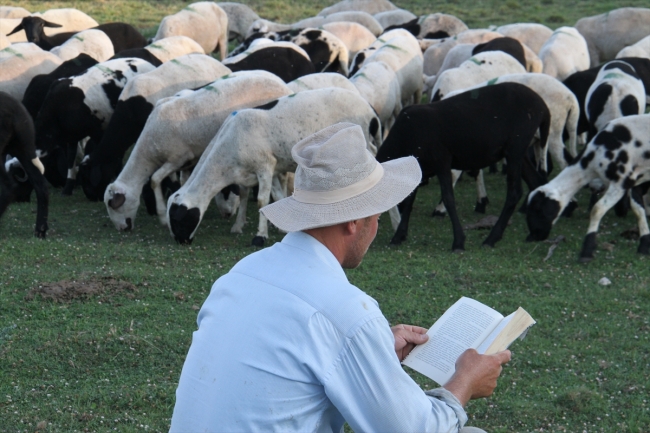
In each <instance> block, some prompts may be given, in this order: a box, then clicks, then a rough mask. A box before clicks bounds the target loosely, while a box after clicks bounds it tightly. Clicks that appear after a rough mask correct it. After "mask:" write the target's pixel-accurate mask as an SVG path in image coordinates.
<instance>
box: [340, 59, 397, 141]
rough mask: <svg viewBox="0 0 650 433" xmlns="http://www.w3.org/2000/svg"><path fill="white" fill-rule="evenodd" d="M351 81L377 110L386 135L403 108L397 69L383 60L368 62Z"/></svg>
mask: <svg viewBox="0 0 650 433" xmlns="http://www.w3.org/2000/svg"><path fill="white" fill-rule="evenodd" d="M349 81H350V82H351V83H352V84H353V85H354V86H355V88H356V89H357V91H358V92H359V94H361V96H362V97H363V98H364V99H365V100H366V101H368V103H369V104H370V105H371V106H372V108H373V109H374V110H375V111H376V112H377V115H378V116H379V120H381V124H382V126H383V136H384V137H386V135H387V134H388V131H390V128H391V127H392V126H393V124H394V123H395V119H396V118H397V115H398V114H399V112H400V111H401V110H402V101H401V90H400V85H399V80H398V78H397V75H396V74H395V71H394V70H393V69H392V68H391V67H390V66H388V65H387V64H386V63H384V62H383V61H381V60H379V61H371V62H366V63H365V64H364V65H363V67H362V68H361V69H359V71H358V72H357V73H356V74H354V76H352V77H350V80H349Z"/></svg>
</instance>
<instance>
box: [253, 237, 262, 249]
mask: <svg viewBox="0 0 650 433" xmlns="http://www.w3.org/2000/svg"><path fill="white" fill-rule="evenodd" d="M264 240H265V238H264V237H262V236H255V237H254V238H253V242H251V245H252V246H254V247H263V246H264Z"/></svg>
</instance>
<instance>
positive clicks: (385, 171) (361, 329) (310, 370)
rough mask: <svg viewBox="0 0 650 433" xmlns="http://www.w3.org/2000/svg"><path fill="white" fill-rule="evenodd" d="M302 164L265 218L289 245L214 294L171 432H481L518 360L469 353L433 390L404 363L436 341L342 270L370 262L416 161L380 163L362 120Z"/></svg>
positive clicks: (301, 152)
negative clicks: (384, 220)
mask: <svg viewBox="0 0 650 433" xmlns="http://www.w3.org/2000/svg"><path fill="white" fill-rule="evenodd" d="M291 154H292V157H293V159H294V160H295V161H296V162H297V169H296V173H295V191H294V194H293V196H291V197H287V198H285V199H282V200H279V201H277V202H275V203H273V204H270V205H267V206H265V207H263V208H262V209H261V212H262V214H263V215H264V216H265V217H266V218H268V219H269V220H271V222H272V223H273V224H274V225H276V226H277V227H278V228H280V229H281V230H283V231H286V232H288V234H287V235H286V236H285V237H284V239H283V240H282V241H281V242H278V243H276V244H275V245H273V246H271V247H269V248H265V249H262V250H260V251H257V252H255V253H253V254H250V255H249V256H247V257H245V258H244V259H242V260H241V261H239V262H238V263H237V264H236V265H235V266H234V267H233V268H232V269H231V270H230V272H228V273H227V274H226V275H224V276H222V277H220V278H219V279H218V280H217V281H216V282H215V283H214V285H213V287H212V290H211V292H210V295H209V296H208V298H207V299H206V301H205V303H204V304H203V306H202V307H201V310H200V312H199V315H198V319H197V322H198V330H197V331H195V332H194V334H193V338H192V344H191V346H190V349H189V352H188V354H187V358H186V360H185V364H184V365H183V370H182V373H181V377H180V380H179V384H178V389H177V391H176V404H175V407H174V412H173V417H172V422H171V429H170V431H171V432H198V431H201V432H228V431H237V432H244V431H245V432H269V431H291V432H336V433H338V432H342V431H343V425H344V423H346V422H347V423H348V424H349V425H350V427H351V428H352V429H353V430H354V431H357V432H362V431H365V432H435V433H442V432H459V431H460V432H463V433H466V432H480V431H482V430H480V429H476V428H472V427H465V423H466V421H467V415H466V413H465V410H464V409H463V407H464V406H465V404H466V403H467V402H468V401H469V400H471V399H474V398H480V397H487V396H489V395H491V394H492V392H493V391H494V389H495V387H496V384H497V378H498V377H499V375H500V373H501V369H502V364H505V363H507V362H508V361H509V360H510V352H509V351H508V350H503V351H500V352H497V353H494V354H492V355H481V354H479V353H478V352H477V351H476V350H474V349H469V350H466V351H464V352H463V353H462V354H461V355H460V357H459V358H458V359H457V360H456V361H455V372H454V373H453V375H452V376H451V378H450V379H449V380H448V381H446V382H445V383H444V384H443V386H442V387H440V388H437V389H433V390H430V391H426V392H425V391H423V390H422V389H421V388H420V386H419V385H418V384H417V383H415V382H414V381H413V379H411V377H410V376H409V375H408V374H407V373H406V371H404V369H403V367H402V365H401V364H400V362H401V361H402V360H403V359H404V358H405V357H406V356H407V355H408V354H409V353H410V352H411V350H412V349H413V348H414V347H416V346H418V345H421V344H423V343H425V342H426V341H427V339H428V336H427V335H426V331H427V330H426V329H424V328H420V327H417V326H409V325H397V326H394V327H392V328H391V327H390V325H389V324H388V321H387V320H386V318H385V317H384V315H383V314H382V312H381V310H380V309H379V306H378V305H377V302H376V301H375V300H374V299H372V298H371V297H369V296H368V295H367V294H366V293H364V292H363V291H362V290H360V289H359V288H357V287H355V286H353V285H352V284H350V283H349V282H348V279H347V277H346V275H345V272H344V271H343V269H352V268H356V267H357V266H358V265H359V264H360V263H361V261H362V259H363V257H364V255H365V254H366V252H367V251H368V247H369V246H370V244H371V243H372V241H373V239H374V238H375V235H376V233H377V226H378V220H379V215H380V214H381V213H383V212H386V211H388V210H389V209H390V208H392V207H393V206H395V205H397V204H398V203H400V202H401V201H402V200H403V199H404V198H406V197H407V196H408V195H409V194H410V193H411V192H412V191H413V190H414V189H415V188H416V187H417V186H418V184H419V183H420V180H421V172H420V168H419V164H418V162H417V160H416V159H415V158H413V157H407V158H400V159H397V160H393V161H388V162H385V163H382V164H379V163H378V162H377V161H376V160H375V158H374V157H373V156H372V154H371V153H370V152H368V150H367V148H366V138H365V137H364V132H363V130H362V129H361V127H360V126H358V125H354V124H350V123H339V124H335V125H332V126H330V127H327V128H325V129H323V130H321V131H319V132H317V133H315V134H313V135H311V136H309V137H307V138H305V139H304V140H302V141H300V142H299V143H298V144H296V145H295V146H294V147H293V149H292V152H291ZM432 339H433V338H432ZM434 356H435V354H434ZM440 356H443V354H440Z"/></svg>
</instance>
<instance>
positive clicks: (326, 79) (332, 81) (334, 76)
mask: <svg viewBox="0 0 650 433" xmlns="http://www.w3.org/2000/svg"><path fill="white" fill-rule="evenodd" d="M287 86H289V88H290V89H291V90H292V91H293V92H294V93H298V92H304V91H305V90H316V89H324V88H325V87H338V88H341V89H345V90H349V91H351V92H356V93H359V91H358V90H357V88H356V87H355V86H354V84H352V83H351V82H350V80H348V79H347V78H345V77H344V76H343V75H341V74H339V73H336V72H322V73H320V74H309V75H303V76H302V77H300V78H296V79H295V80H293V81H291V82H289V83H287Z"/></svg>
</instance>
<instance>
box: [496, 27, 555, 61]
mask: <svg viewBox="0 0 650 433" xmlns="http://www.w3.org/2000/svg"><path fill="white" fill-rule="evenodd" d="M495 31H496V32H498V33H501V34H502V35H503V36H509V37H511V38H515V39H517V40H518V41H519V42H521V43H522V44H524V45H526V46H527V47H529V48H530V49H531V50H533V51H534V52H535V53H536V54H539V51H540V50H541V49H542V47H543V46H544V43H546V41H547V40H548V38H550V37H551V35H552V34H553V30H551V29H550V28H548V27H546V26H545V25H543V24H538V23H516V24H507V25H505V26H500V27H497V28H496V30H495Z"/></svg>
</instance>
